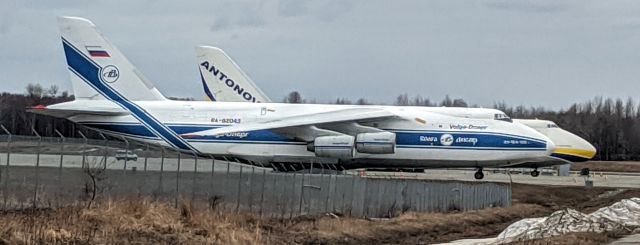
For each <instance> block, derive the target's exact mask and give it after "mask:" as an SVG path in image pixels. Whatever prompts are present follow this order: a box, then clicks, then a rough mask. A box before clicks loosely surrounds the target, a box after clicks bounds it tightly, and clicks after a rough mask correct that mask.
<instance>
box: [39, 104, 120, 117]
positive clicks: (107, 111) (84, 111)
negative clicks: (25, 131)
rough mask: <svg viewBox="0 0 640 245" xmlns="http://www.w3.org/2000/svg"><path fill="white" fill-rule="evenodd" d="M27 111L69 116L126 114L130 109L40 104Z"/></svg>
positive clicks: (53, 115)
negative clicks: (55, 106) (52, 106)
mask: <svg viewBox="0 0 640 245" xmlns="http://www.w3.org/2000/svg"><path fill="white" fill-rule="evenodd" d="M27 111H28V112H32V113H36V114H40V115H46V116H52V117H59V118H69V117H72V116H77V115H93V116H124V115H128V114H129V112H128V111H125V110H124V109H122V108H119V107H84V108H49V107H46V106H43V105H38V106H34V107H29V108H27Z"/></svg>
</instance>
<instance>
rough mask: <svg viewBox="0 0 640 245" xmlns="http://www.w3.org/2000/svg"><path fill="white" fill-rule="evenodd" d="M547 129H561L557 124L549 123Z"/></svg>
mask: <svg viewBox="0 0 640 245" xmlns="http://www.w3.org/2000/svg"><path fill="white" fill-rule="evenodd" d="M547 128H559V127H558V125H556V124H555V123H549V124H547Z"/></svg>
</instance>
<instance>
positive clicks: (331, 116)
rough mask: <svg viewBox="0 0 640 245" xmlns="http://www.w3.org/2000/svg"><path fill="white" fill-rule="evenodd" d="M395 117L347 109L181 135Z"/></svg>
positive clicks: (385, 112) (370, 110)
mask: <svg viewBox="0 0 640 245" xmlns="http://www.w3.org/2000/svg"><path fill="white" fill-rule="evenodd" d="M392 117H397V115H396V114H394V113H392V112H390V111H388V110H385V109H380V108H349V109H340V110H335V111H328V112H322V113H312V114H303V115H296V116H291V117H284V118H277V119H272V120H265V121H257V122H251V123H243V124H237V125H233V126H229V127H222V128H217V129H210V130H204V131H199V132H193V133H188V134H183V136H185V137H192V136H218V135H223V134H228V133H237V132H248V131H256V130H277V131H283V130H287V129H291V131H293V132H295V131H298V130H299V129H300V128H301V127H311V128H315V126H319V125H322V124H333V123H345V122H362V121H370V120H375V119H384V118H392Z"/></svg>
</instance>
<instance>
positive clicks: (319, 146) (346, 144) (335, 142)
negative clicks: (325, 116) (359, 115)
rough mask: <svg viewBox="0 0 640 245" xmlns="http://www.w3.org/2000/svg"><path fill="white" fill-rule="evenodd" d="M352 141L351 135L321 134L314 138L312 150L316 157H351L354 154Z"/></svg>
mask: <svg viewBox="0 0 640 245" xmlns="http://www.w3.org/2000/svg"><path fill="white" fill-rule="evenodd" d="M354 142H355V137H353V136H351V135H338V136H321V137H317V138H315V140H314V142H313V151H314V152H315V153H316V156H318V157H330V158H340V159H351V158H353V157H354V155H355V146H354Z"/></svg>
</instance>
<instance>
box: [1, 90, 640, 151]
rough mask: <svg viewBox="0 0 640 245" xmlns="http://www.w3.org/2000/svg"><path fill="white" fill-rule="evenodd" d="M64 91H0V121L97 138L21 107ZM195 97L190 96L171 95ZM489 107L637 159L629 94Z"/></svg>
mask: <svg viewBox="0 0 640 245" xmlns="http://www.w3.org/2000/svg"><path fill="white" fill-rule="evenodd" d="M73 99H74V97H73V95H69V93H68V92H66V91H63V92H59V91H58V87H57V86H51V87H50V88H46V89H45V88H43V87H42V86H40V85H38V84H29V85H28V86H27V87H26V91H25V93H23V94H12V93H0V124H1V125H3V126H4V127H6V128H7V130H9V131H10V132H11V133H12V134H16V135H33V132H32V129H34V130H35V131H36V132H38V133H39V134H40V135H42V136H50V137H56V136H57V134H56V132H55V130H58V131H59V132H61V133H62V134H63V135H64V136H65V137H80V135H79V134H78V131H80V132H82V133H83V134H85V135H87V136H88V137H90V138H97V139H100V136H99V134H97V133H96V132H94V131H91V130H88V129H86V128H84V127H82V126H79V125H76V124H74V123H72V122H70V121H68V120H65V119H57V118H53V117H49V116H42V115H36V114H33V113H28V112H27V111H26V110H25V109H26V108H29V107H33V106H36V105H51V104H56V103H61V102H65V101H71V100H73ZM171 99H176V100H193V99H191V98H185V99H180V98H171ZM283 102H285V103H316V102H315V100H313V99H311V100H307V99H304V98H303V97H302V95H301V94H300V93H299V92H297V91H294V92H291V93H289V94H288V95H287V96H286V97H285V98H284V99H283ZM333 103H335V104H359V105H368V104H371V103H370V102H369V101H368V100H366V99H365V98H360V99H358V100H356V101H351V100H348V99H345V98H338V99H336V100H335V101H334V102H333ZM394 104H395V105H398V106H447V107H478V106H477V105H470V104H468V103H467V102H466V101H465V100H464V99H461V98H450V97H449V96H446V97H445V98H444V99H442V100H440V101H435V100H431V99H429V98H424V97H421V96H419V95H418V96H409V95H408V94H401V95H398V96H397V98H396V101H395V102H394ZM493 108H495V109H498V110H501V111H504V112H505V113H506V114H507V115H509V116H511V117H512V118H522V119H534V118H537V119H546V120H551V121H554V122H555V123H557V124H558V125H559V126H560V127H562V128H564V129H566V130H568V131H570V132H572V133H574V134H576V135H578V136H580V137H583V138H584V139H586V140H587V141H589V142H591V143H592V144H593V145H594V146H595V147H596V148H597V149H598V154H597V155H596V159H598V160H640V104H639V103H637V102H636V101H634V100H633V99H632V98H628V99H626V100H622V99H612V98H604V97H596V98H594V99H592V100H589V101H586V102H581V103H574V104H572V105H571V106H569V107H568V108H566V109H560V110H551V109H547V108H544V107H526V106H510V105H507V104H506V103H504V102H497V103H495V104H494V105H493Z"/></svg>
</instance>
